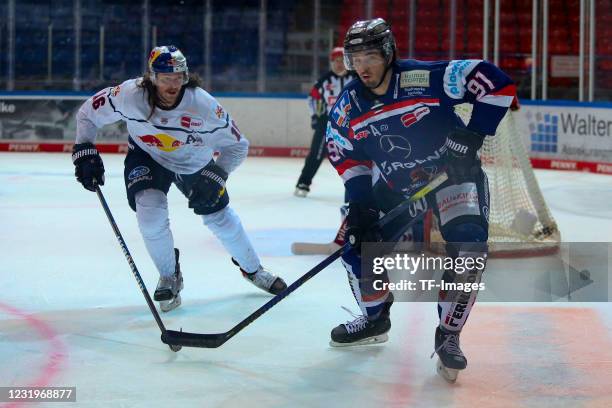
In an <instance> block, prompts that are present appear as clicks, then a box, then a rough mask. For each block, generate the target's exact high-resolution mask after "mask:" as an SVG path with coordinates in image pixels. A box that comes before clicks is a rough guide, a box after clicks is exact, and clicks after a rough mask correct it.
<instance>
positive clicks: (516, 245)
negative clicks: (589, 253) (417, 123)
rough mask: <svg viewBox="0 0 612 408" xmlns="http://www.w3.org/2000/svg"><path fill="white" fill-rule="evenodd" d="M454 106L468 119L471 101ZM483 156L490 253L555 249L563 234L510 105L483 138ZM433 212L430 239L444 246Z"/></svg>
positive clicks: (437, 247) (529, 253)
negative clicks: (532, 165)
mask: <svg viewBox="0 0 612 408" xmlns="http://www.w3.org/2000/svg"><path fill="white" fill-rule="evenodd" d="M456 112H457V114H458V115H459V116H460V117H461V119H462V120H463V121H464V122H466V123H467V121H468V120H469V117H470V115H471V105H470V104H463V105H459V106H458V107H457V108H456ZM480 158H481V160H482V163H483V167H484V170H485V172H486V174H487V176H488V178H489V191H490V200H491V203H490V209H489V254H490V255H491V256H506V257H519V256H533V255H543V254H548V253H553V252H556V251H557V250H558V248H559V242H560V240H561V234H560V233H559V229H558V228H557V224H556V222H555V220H554V219H553V217H552V215H551V213H550V210H549V209H548V206H547V205H546V202H545V201H544V197H543V196H542V192H541V191H540V187H539V185H538V182H537V181H536V178H535V174H534V172H533V168H532V167H531V163H530V161H529V157H528V155H527V152H526V149H525V147H524V145H523V140H522V137H521V135H520V134H519V133H518V131H517V128H516V125H515V121H514V117H513V112H512V111H508V113H507V114H506V116H505V117H504V119H503V120H502V122H501V123H500V125H499V126H498V128H497V133H496V134H495V136H493V137H487V138H485V143H484V145H483V147H482V149H481V150H480ZM434 218H435V217H434V216H432V215H428V217H427V221H426V226H425V231H426V232H428V233H427V234H426V239H427V240H428V242H429V243H430V248H431V249H433V250H435V251H441V250H443V248H444V246H443V243H444V240H443V239H442V235H441V234H440V231H439V230H438V228H437V225H438V223H437V220H435V219H434ZM427 235H429V236H427Z"/></svg>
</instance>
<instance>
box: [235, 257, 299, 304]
mask: <svg viewBox="0 0 612 408" xmlns="http://www.w3.org/2000/svg"><path fill="white" fill-rule="evenodd" d="M232 262H233V263H234V265H236V266H238V267H239V268H240V265H239V264H238V262H236V260H235V259H234V258H232ZM240 272H242V276H243V277H244V279H246V280H248V281H249V282H251V283H252V284H253V285H255V286H257V287H258V288H259V289H262V290H264V291H266V292H268V293H270V294H272V295H278V294H279V293H281V292H282V291H283V290H285V289H287V284H286V283H285V281H284V280H283V279H282V278H279V277H278V276H276V275H273V274H272V273H270V272H269V271H268V270H267V269H266V268H264V267H263V266H261V265H259V268H258V269H257V271H255V272H253V273H247V272H246V271H245V270H244V269H242V268H240Z"/></svg>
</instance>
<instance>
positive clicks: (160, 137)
mask: <svg viewBox="0 0 612 408" xmlns="http://www.w3.org/2000/svg"><path fill="white" fill-rule="evenodd" d="M138 138H139V139H140V140H141V141H142V142H143V143H144V144H146V145H147V146H150V147H156V148H158V149H159V150H161V151H163V152H173V151H175V150H176V149H178V148H179V147H181V146H182V145H183V144H184V143H183V142H181V141H180V140H177V139H175V138H173V137H172V136H170V135H167V134H165V133H157V134H154V135H144V136H138Z"/></svg>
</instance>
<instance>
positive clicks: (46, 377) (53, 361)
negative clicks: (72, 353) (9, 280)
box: [0, 302, 66, 408]
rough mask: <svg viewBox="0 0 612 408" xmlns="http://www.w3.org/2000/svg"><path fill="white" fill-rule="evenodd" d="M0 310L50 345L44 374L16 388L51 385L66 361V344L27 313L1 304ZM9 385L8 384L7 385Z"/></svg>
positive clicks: (6, 407)
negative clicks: (32, 330) (32, 329)
mask: <svg viewBox="0 0 612 408" xmlns="http://www.w3.org/2000/svg"><path fill="white" fill-rule="evenodd" d="M0 310H3V311H5V312H6V313H8V314H10V315H12V316H15V317H16V318H17V319H19V320H22V321H24V322H25V323H27V324H28V325H29V326H30V327H32V328H34V329H35V330H36V331H37V332H38V334H39V335H40V337H42V338H43V339H44V340H45V341H47V343H48V344H49V347H50V350H49V351H48V352H47V361H46V364H45V366H44V367H43V369H42V372H41V373H40V374H39V375H38V377H36V378H35V379H34V380H33V381H32V382H30V383H29V384H28V385H25V384H15V385H16V386H20V387H21V386H27V387H46V386H49V384H51V381H52V380H53V377H55V376H56V375H57V374H58V373H59V372H60V370H61V366H62V365H63V363H64V361H65V360H66V353H65V346H64V343H63V342H62V341H61V340H59V338H58V337H57V334H56V333H55V331H53V329H52V328H51V326H49V325H48V324H47V323H45V322H44V321H42V320H40V319H38V318H36V317H34V316H33V315H31V314H28V313H27V312H24V311H21V310H19V309H16V308H14V307H12V306H10V305H7V304H5V303H1V302H0ZM7 385H8V384H7ZM24 404H25V403H23V402H15V403H9V404H5V405H2V407H4V408H16V407H19V406H22V405H24Z"/></svg>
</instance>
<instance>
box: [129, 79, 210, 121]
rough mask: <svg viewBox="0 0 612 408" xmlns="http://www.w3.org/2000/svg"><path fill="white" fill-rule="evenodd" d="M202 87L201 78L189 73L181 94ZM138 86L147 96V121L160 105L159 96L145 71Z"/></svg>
mask: <svg viewBox="0 0 612 408" xmlns="http://www.w3.org/2000/svg"><path fill="white" fill-rule="evenodd" d="M203 85H204V81H203V80H202V78H200V76H199V75H198V74H196V73H189V81H188V82H187V83H186V84H185V85H183V87H182V89H181V93H182V92H184V90H185V89H186V88H198V87H199V88H202V87H203ZM138 86H139V87H140V88H142V89H143V92H145V94H146V96H147V102H149V106H150V107H151V111H150V112H149V116H148V117H147V120H148V119H151V116H153V114H154V113H155V107H156V106H157V105H161V100H160V99H159V95H158V94H157V88H156V87H155V85H154V84H153V81H152V80H151V73H150V72H148V71H147V72H145V73H144V74H143V75H142V81H141V82H140V84H139V85H138Z"/></svg>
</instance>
